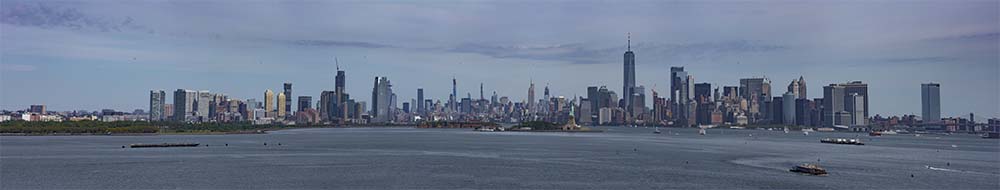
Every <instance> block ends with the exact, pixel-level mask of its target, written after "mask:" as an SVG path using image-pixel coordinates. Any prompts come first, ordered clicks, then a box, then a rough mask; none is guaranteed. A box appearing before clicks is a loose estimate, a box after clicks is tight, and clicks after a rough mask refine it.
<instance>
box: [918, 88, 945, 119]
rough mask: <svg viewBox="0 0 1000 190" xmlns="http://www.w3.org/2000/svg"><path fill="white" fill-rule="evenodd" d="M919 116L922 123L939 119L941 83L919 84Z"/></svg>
mask: <svg viewBox="0 0 1000 190" xmlns="http://www.w3.org/2000/svg"><path fill="white" fill-rule="evenodd" d="M920 100H921V101H920V102H921V104H920V105H921V116H922V117H923V120H924V123H938V122H940V121H941V84H937V83H927V84H920Z"/></svg>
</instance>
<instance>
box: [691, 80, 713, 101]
mask: <svg viewBox="0 0 1000 190" xmlns="http://www.w3.org/2000/svg"><path fill="white" fill-rule="evenodd" d="M711 92H712V84H709V83H696V84H694V99H695V101H696V102H698V103H705V102H709V101H711V100H712V99H711V94H710V93H711Z"/></svg>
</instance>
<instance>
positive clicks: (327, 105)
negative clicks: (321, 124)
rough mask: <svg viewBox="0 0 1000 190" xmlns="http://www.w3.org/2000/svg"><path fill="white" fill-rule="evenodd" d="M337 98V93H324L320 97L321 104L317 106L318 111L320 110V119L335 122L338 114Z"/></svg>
mask: <svg viewBox="0 0 1000 190" xmlns="http://www.w3.org/2000/svg"><path fill="white" fill-rule="evenodd" d="M335 97H337V92H336V91H323V92H321V93H320V95H319V103H318V104H316V109H317V110H319V115H320V117H322V118H323V120H326V121H333V119H335V118H336V117H335V113H336V112H337V109H336V108H337V106H336V105H337V101H336V100H335Z"/></svg>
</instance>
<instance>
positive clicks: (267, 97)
mask: <svg viewBox="0 0 1000 190" xmlns="http://www.w3.org/2000/svg"><path fill="white" fill-rule="evenodd" d="M264 113H265V114H264V117H272V118H273V117H274V116H275V113H274V92H273V91H271V89H267V90H264Z"/></svg>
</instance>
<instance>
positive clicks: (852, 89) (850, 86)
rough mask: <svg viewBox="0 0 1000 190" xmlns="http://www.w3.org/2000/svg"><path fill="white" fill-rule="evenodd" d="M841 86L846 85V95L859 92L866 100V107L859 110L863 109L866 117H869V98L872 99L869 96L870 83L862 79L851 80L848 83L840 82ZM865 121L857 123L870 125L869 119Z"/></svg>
mask: <svg viewBox="0 0 1000 190" xmlns="http://www.w3.org/2000/svg"><path fill="white" fill-rule="evenodd" d="M840 86H844V95H845V96H846V95H851V94H858V95H860V96H862V97H863V99H864V101H862V103H863V105H864V107H863V108H861V109H858V110H863V115H864V118H868V110H869V109H868V100H869V99H871V98H870V96H868V84H865V83H863V82H861V81H851V82H848V83H843V84H840ZM864 121H865V122H862V123H859V124H857V125H868V123H867V120H864Z"/></svg>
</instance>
